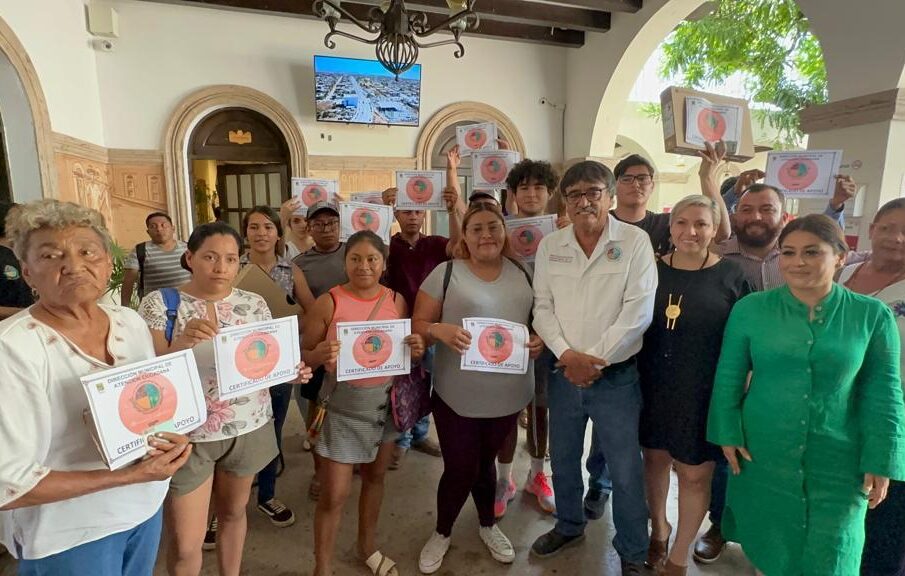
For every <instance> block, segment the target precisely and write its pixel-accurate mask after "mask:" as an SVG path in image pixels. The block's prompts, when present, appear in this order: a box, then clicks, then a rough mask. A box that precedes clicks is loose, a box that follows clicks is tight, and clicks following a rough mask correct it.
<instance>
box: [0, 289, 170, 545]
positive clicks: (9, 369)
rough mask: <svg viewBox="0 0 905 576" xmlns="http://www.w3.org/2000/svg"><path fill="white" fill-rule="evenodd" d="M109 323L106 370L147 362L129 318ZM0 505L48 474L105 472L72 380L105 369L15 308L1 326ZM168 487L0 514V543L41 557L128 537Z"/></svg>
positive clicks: (137, 325)
mask: <svg viewBox="0 0 905 576" xmlns="http://www.w3.org/2000/svg"><path fill="white" fill-rule="evenodd" d="M101 309H102V310H103V311H104V312H105V313H106V314H107V315H108V316H109V317H110V332H109V334H108V336H107V350H108V351H109V353H110V355H111V356H113V361H114V362H113V365H114V366H121V365H125V364H130V363H133V362H138V361H141V360H147V359H149V358H153V357H154V356H155V354H154V345H153V343H152V341H151V335H150V333H149V332H148V328H147V326H146V325H145V323H144V322H143V321H142V319H141V317H139V316H138V314H136V313H135V312H134V311H132V310H130V309H128V308H123V307H120V306H106V305H101ZM0 358H2V361H0V447H2V448H0V506H3V505H6V504H8V503H10V502H12V501H14V500H17V499H18V498H20V497H21V496H23V495H24V494H26V493H28V492H29V491H31V490H32V489H33V488H34V487H35V486H36V485H37V484H38V482H40V481H41V479H42V478H44V477H45V476H46V475H47V474H48V473H50V471H51V470H53V471H74V470H98V469H106V466H105V464H104V461H103V459H102V458H101V456H100V453H99V452H98V451H97V448H96V447H95V444H94V441H93V440H92V439H91V435H90V433H89V431H88V428H87V426H86V425H85V422H84V420H83V413H84V411H85V410H86V409H87V408H88V398H87V396H86V395H85V392H84V389H83V388H82V384H81V382H80V380H79V378H80V377H81V376H84V375H86V374H90V373H93V372H99V371H101V370H105V369H107V368H110V367H111V366H108V365H106V364H104V363H103V362H101V361H100V360H98V359H96V358H92V357H91V356H88V355H87V354H85V353H84V352H82V351H81V350H79V349H78V348H77V347H76V346H75V345H74V344H72V343H70V342H69V341H68V340H66V339H65V338H64V337H63V336H62V335H60V333H59V332H57V331H56V330H54V329H53V328H51V327H49V326H47V325H46V324H44V323H42V322H40V321H38V320H36V319H35V318H34V317H33V316H32V315H31V313H30V312H29V310H24V311H22V312H20V313H18V314H16V315H15V316H12V317H11V318H8V319H6V320H4V321H3V322H0ZM168 486H169V482H168V481H163V482H148V483H144V484H131V485H128V486H121V487H118V488H111V489H109V490H102V491H100V492H95V493H93V494H86V495H84V496H79V497H77V498H71V499H69V500H62V501H59V502H53V503H50V504H41V505H38V506H27V507H23V508H17V509H14V510H7V511H0V541H2V542H3V544H5V545H6V547H7V548H8V549H9V550H10V552H12V553H13V554H14V555H16V556H19V557H21V558H27V559H37V558H44V557H46V556H50V555H53V554H57V553H59V552H63V551H66V550H69V549H71V548H74V547H76V546H79V545H81V544H86V543H88V542H93V541H96V540H100V539H101V538H104V537H106V536H109V535H111V534H116V533H119V532H124V531H126V530H131V529H132V528H134V527H136V526H138V525H139V524H141V523H142V522H144V521H146V520H147V519H149V518H150V517H151V516H153V515H154V514H155V513H156V512H157V511H158V510H159V509H160V506H161V505H162V504H163V499H164V497H165V496H166V492H167V487H168Z"/></svg>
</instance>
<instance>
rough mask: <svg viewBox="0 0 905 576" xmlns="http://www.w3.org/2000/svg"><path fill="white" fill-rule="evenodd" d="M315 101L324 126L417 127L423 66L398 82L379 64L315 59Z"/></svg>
mask: <svg viewBox="0 0 905 576" xmlns="http://www.w3.org/2000/svg"><path fill="white" fill-rule="evenodd" d="M314 98H315V111H316V112H315V117H316V119H317V120H318V121H320V122H342V123H353V124H385V125H395V126H417V125H418V114H419V111H420V109H421V64H415V65H414V66H412V67H411V68H409V69H408V70H406V71H405V72H404V73H403V74H400V75H399V79H398V80H397V79H396V78H395V77H393V75H392V74H391V73H390V72H388V71H387V70H386V69H385V68H384V67H383V66H381V65H380V62H378V61H376V60H359V59H357V58H337V57H334V56H315V57H314Z"/></svg>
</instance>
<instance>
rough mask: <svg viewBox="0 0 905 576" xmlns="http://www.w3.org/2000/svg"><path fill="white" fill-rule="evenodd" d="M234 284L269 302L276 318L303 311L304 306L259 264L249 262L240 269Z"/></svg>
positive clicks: (271, 311)
mask: <svg viewBox="0 0 905 576" xmlns="http://www.w3.org/2000/svg"><path fill="white" fill-rule="evenodd" d="M233 286H235V287H236V288H241V289H242V290H246V291H248V292H254V293H255V294H257V295H259V296H260V297H261V298H263V299H264V301H265V302H267V306H268V308H270V314H271V315H272V316H273V317H274V318H285V317H287V316H295V315H297V314H301V313H302V308H301V306H299V305H298V304H296V302H295V300H293V299H291V298H290V297H289V296H288V295H287V294H286V292H284V291H283V289H282V288H280V287H279V286H277V284H276V282H274V281H273V279H272V278H271V277H270V275H269V274H268V273H267V272H264V269H263V268H261V267H260V266H258V265H257V264H248V265H247V266H245V268H242V270H240V271H239V274H238V275H237V276H236V280H235V282H233Z"/></svg>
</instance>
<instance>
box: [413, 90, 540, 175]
mask: <svg viewBox="0 0 905 576" xmlns="http://www.w3.org/2000/svg"><path fill="white" fill-rule="evenodd" d="M465 121H471V122H495V123H496V125H497V128H498V130H499V133H500V137H501V138H503V139H504V140H506V141H507V142H509V145H510V147H511V148H512V149H513V150H517V151H518V152H519V153H520V154H521V155H522V157H523V158H524V157H525V156H526V151H525V141H524V140H523V139H522V135H521V133H520V132H519V131H518V128H516V127H515V124H514V123H513V122H512V120H510V119H509V117H508V116H506V115H505V114H503V113H502V112H501V111H499V110H497V109H496V108H494V107H493V106H490V105H488V104H483V103H481V102H456V103H455V104H450V105H448V106H445V107H443V108H441V109H440V110H438V111H437V112H436V113H435V114H434V115H433V116H431V119H430V120H428V121H427V124H425V125H424V128H422V129H421V134H419V135H418V145H417V147H416V149H415V162H416V166H417V169H418V170H429V169H430V166H431V154H433V151H434V147H435V146H436V145H437V141H438V140H439V139H440V137H441V135H442V134H443V131H444V129H446V128H448V127H449V126H453V125H455V124H456V123H458V122H465Z"/></svg>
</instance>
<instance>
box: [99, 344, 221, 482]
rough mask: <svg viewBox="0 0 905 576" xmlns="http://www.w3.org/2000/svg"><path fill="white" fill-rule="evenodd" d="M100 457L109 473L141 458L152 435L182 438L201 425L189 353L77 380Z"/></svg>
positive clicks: (201, 405)
mask: <svg viewBox="0 0 905 576" xmlns="http://www.w3.org/2000/svg"><path fill="white" fill-rule="evenodd" d="M81 381H82V386H84V387H85V393H86V394H87V395H88V404H89V406H90V407H91V418H92V419H93V424H94V430H92V435H94V436H95V440H96V442H97V445H98V448H99V449H100V451H101V455H102V456H103V457H104V460H105V461H106V462H107V465H108V466H109V467H110V469H111V470H116V469H118V468H122V467H123V466H125V465H126V464H129V463H130V462H133V461H135V460H138V459H139V458H142V457H144V456H145V455H146V454H147V452H148V446H147V437H148V436H149V435H150V434H153V433H156V432H177V433H179V434H186V433H188V432H191V431H192V430H194V429H195V428H198V427H199V426H201V425H202V424H204V422H205V420H207V407H206V405H205V401H204V389H203V388H202V387H201V377H200V376H199V375H198V366H197V365H196V364H195V356H194V355H193V354H192V351H191V350H183V351H182V352H174V353H173V354H167V355H165V356H160V357H158V358H153V359H151V360H145V361H143V362H136V363H133V364H129V365H128V366H121V367H117V368H111V369H110V370H104V371H103V372H97V373H94V374H91V375H89V376H83V377H82V378H81Z"/></svg>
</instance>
